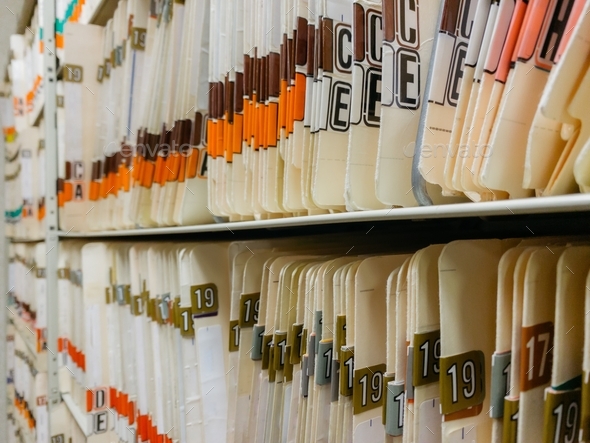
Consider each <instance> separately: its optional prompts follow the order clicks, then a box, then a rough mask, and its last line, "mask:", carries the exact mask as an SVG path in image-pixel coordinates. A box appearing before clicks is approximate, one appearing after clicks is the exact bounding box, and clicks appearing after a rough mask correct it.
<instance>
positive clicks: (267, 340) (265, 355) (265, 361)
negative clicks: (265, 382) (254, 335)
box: [262, 334, 273, 369]
mask: <svg viewBox="0 0 590 443" xmlns="http://www.w3.org/2000/svg"><path fill="white" fill-rule="evenodd" d="M272 337H273V336H272V334H266V335H265V336H264V337H262V369H268V368H269V364H270V354H271V352H270V351H271V347H272Z"/></svg>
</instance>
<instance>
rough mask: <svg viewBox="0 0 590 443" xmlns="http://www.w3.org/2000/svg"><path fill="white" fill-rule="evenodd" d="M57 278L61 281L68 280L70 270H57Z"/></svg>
mask: <svg viewBox="0 0 590 443" xmlns="http://www.w3.org/2000/svg"><path fill="white" fill-rule="evenodd" d="M57 278H59V279H63V280H69V279H70V269H69V268H60V269H58V270H57Z"/></svg>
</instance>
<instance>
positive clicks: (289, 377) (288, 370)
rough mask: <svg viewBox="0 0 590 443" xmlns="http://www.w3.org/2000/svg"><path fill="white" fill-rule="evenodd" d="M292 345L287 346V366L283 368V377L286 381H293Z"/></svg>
mask: <svg viewBox="0 0 590 443" xmlns="http://www.w3.org/2000/svg"><path fill="white" fill-rule="evenodd" d="M291 349H292V348H291V346H287V347H286V348H285V366H284V368H283V377H284V379H285V383H289V382H290V381H293V364H292V363H291Z"/></svg>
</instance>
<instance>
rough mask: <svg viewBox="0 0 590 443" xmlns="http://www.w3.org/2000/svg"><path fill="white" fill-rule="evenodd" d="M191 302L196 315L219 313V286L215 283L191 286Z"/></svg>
mask: <svg viewBox="0 0 590 443" xmlns="http://www.w3.org/2000/svg"><path fill="white" fill-rule="evenodd" d="M191 303H192V309H193V315H194V316H195V317H203V316H209V315H217V311H218V310H219V298H218V295H217V286H215V284H213V283H207V284H206V285H195V286H191Z"/></svg>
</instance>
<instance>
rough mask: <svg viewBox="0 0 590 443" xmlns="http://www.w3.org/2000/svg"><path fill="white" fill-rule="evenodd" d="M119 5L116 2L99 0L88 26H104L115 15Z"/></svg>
mask: <svg viewBox="0 0 590 443" xmlns="http://www.w3.org/2000/svg"><path fill="white" fill-rule="evenodd" d="M118 4H119V2H118V0H100V3H99V4H98V6H97V7H96V9H95V10H94V12H93V13H92V17H90V20H89V21H88V24H90V25H100V26H105V25H106V24H107V22H108V21H109V19H110V18H112V17H113V15H114V14H115V9H117V5H118Z"/></svg>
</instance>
